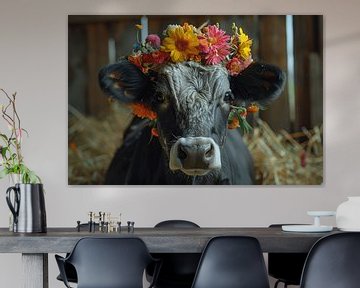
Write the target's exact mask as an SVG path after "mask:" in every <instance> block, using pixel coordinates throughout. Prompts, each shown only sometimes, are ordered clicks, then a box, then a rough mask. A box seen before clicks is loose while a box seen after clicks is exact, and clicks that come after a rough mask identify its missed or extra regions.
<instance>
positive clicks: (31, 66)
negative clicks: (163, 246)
mask: <svg viewBox="0 0 360 288" xmlns="http://www.w3.org/2000/svg"><path fill="white" fill-rule="evenodd" d="M225 2H226V5H224V3H225ZM359 8H360V2H359V1H358V0H351V1H350V0H349V1H346V0H343V1H341V2H340V1H336V0H317V1H316V0H303V1H288V0H273V1H266V0H264V1H260V0H253V1H239V0H232V1H224V0H222V1H214V0H208V1H196V3H195V1H191V0H189V1H188V0H186V1H146V0H142V1H124V0H123V1H95V0H77V1H69V0H66V1H51V0H47V1H46V0H32V1H30V0H1V2H0V87H2V88H5V89H6V90H7V91H17V92H18V105H19V112H20V114H21V116H22V123H23V126H24V127H25V128H26V129H27V130H28V131H29V132H30V138H29V139H27V140H26V142H25V144H24V146H25V147H24V154H25V157H26V161H27V163H28V164H29V166H31V167H32V168H33V169H34V170H35V171H37V172H38V174H39V175H40V176H41V177H42V179H43V182H44V184H45V187H46V192H47V194H46V204H47V216H48V226H50V227H54V226H73V225H75V222H76V220H78V219H80V220H85V219H86V215H87V211H89V210H107V211H112V212H114V213H115V212H122V213H123V215H124V220H129V219H130V220H133V221H135V222H136V226H153V225H154V224H155V223H156V222H158V221H160V220H162V219H164V218H187V219H191V220H194V221H196V222H197V223H199V224H200V225H201V226H267V225H269V224H270V223H275V222H309V221H311V219H310V218H309V217H308V216H306V211H307V210H320V209H321V210H327V209H329V210H334V209H336V207H337V205H338V204H339V203H340V202H342V201H343V200H345V198H346V196H348V195H360V191H359V188H358V186H357V185H358V183H359V178H358V177H359V175H360V173H359V172H360V171H359V169H358V167H359V163H360V153H359V147H360V146H359V144H360V133H359V123H360V113H359V110H360V105H359V104H360V95H359V90H358V85H359V74H360V57H359V51H360V25H359V24H360V20H359V15H358V11H359ZM204 11H206V12H207V14H324V15H325V17H324V24H325V25H324V27H325V61H324V62H325V65H324V69H325V94H324V98H325V101H324V102H325V142H326V155H325V160H326V162H325V163H326V165H325V184H324V185H322V186H320V187H316V186H315V187H278V186H274V187H259V186H258V187H188V188H186V187H95V186H93V187H88V186H84V187H80V186H79V187H76V186H74V187H69V186H68V185H67V15H68V14H151V13H152V14H204ZM7 186H8V183H7V181H6V180H3V181H1V182H0V189H1V190H2V191H3V197H2V199H3V200H1V201H0V226H2V227H4V226H6V225H7V224H8V208H7V206H6V203H5V195H4V194H5V189H6V187H7ZM327 223H331V224H335V221H334V220H328V221H327ZM49 262H50V287H62V286H61V285H60V284H59V283H57V281H55V280H54V278H55V275H56V273H57V271H56V267H55V261H54V258H53V256H52V255H51V256H50V257H49ZM20 267H21V266H20V256H19V255H7V254H0V279H1V282H2V284H1V287H20V286H21V284H20V283H21V281H20V279H19V275H20V273H21V268H20Z"/></svg>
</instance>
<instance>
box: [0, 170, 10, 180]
mask: <svg viewBox="0 0 360 288" xmlns="http://www.w3.org/2000/svg"><path fill="white" fill-rule="evenodd" d="M8 174H9V170H8V169H6V168H5V169H3V170H1V171H0V179H3V178H4V177H5V176H7V175H8Z"/></svg>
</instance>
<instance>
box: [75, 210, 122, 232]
mask: <svg viewBox="0 0 360 288" xmlns="http://www.w3.org/2000/svg"><path fill="white" fill-rule="evenodd" d="M76 228H77V231H78V232H80V231H81V228H86V230H87V231H88V232H107V233H110V232H121V213H119V214H118V216H111V213H110V212H101V211H99V212H98V213H95V212H93V211H89V212H88V221H87V222H85V223H81V221H80V220H78V221H76Z"/></svg>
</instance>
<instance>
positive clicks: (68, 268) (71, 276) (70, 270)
mask: <svg viewBox="0 0 360 288" xmlns="http://www.w3.org/2000/svg"><path fill="white" fill-rule="evenodd" d="M80 228H81V229H86V230H88V229H89V224H88V223H82V224H80ZM95 229H96V230H98V229H99V224H98V223H95ZM68 256H69V253H67V254H66V257H68ZM64 268H65V269H64V270H65V275H66V278H67V281H68V282H71V283H77V274H76V270H75V268H74V266H73V265H71V264H70V263H68V262H65V264H64ZM56 279H57V280H59V281H62V282H64V281H63V278H62V277H61V274H59V275H58V276H57V277H56Z"/></svg>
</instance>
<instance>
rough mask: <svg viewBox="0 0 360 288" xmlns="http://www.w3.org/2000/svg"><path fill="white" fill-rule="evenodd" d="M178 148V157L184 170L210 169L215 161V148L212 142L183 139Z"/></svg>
mask: <svg viewBox="0 0 360 288" xmlns="http://www.w3.org/2000/svg"><path fill="white" fill-rule="evenodd" d="M183 139H184V140H183V141H182V139H181V140H180V143H179V145H178V147H177V157H178V159H179V160H180V161H181V164H182V167H183V168H184V169H209V166H210V164H211V163H213V161H214V157H215V147H214V144H213V143H212V142H211V141H206V140H204V139H201V141H200V140H199V139H196V138H193V139H191V140H189V139H186V138H183Z"/></svg>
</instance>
